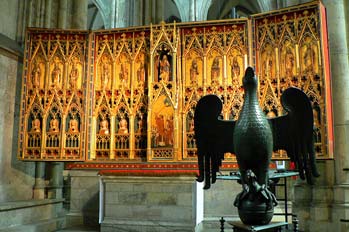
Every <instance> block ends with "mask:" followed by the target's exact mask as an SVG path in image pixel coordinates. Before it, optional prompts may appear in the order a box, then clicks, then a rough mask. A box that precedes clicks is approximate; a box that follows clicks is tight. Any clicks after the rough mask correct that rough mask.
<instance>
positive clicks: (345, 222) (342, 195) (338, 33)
mask: <svg viewBox="0 0 349 232" xmlns="http://www.w3.org/2000/svg"><path fill="white" fill-rule="evenodd" d="M323 2H324V4H325V6H326V9H327V24H328V25H329V27H328V34H329V46H330V60H331V73H332V99H333V100H332V102H333V114H334V117H333V121H334V122H333V126H334V137H335V138H334V148H335V151H334V161H335V165H334V166H335V177H336V181H335V186H334V192H333V194H334V199H333V205H332V208H333V212H332V223H333V225H332V228H331V230H333V231H343V232H344V231H349V143H348V139H349V109H348V104H349V91H348V89H349V76H348V73H349V62H348V40H347V33H348V31H347V30H346V28H347V27H346V20H345V19H346V18H345V11H346V10H345V7H346V6H345V4H344V3H345V2H346V1H344V0H337V1H331V0H324V1H323Z"/></svg>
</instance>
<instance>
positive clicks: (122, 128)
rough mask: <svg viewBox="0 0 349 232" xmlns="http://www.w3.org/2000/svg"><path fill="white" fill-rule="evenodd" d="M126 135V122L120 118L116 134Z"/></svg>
mask: <svg viewBox="0 0 349 232" xmlns="http://www.w3.org/2000/svg"><path fill="white" fill-rule="evenodd" d="M127 133H128V128H127V120H126V119H124V118H122V119H121V120H120V122H119V130H118V134H127Z"/></svg>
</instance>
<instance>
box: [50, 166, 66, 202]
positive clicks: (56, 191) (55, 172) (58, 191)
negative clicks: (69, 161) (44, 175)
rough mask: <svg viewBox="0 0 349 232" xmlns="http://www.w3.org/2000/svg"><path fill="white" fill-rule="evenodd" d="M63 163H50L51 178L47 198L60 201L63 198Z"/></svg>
mask: <svg viewBox="0 0 349 232" xmlns="http://www.w3.org/2000/svg"><path fill="white" fill-rule="evenodd" d="M62 188H63V162H51V163H50V176H49V187H48V193H47V198H49V199H60V198H62V197H63V193H62Z"/></svg>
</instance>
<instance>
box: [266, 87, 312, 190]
mask: <svg viewBox="0 0 349 232" xmlns="http://www.w3.org/2000/svg"><path fill="white" fill-rule="evenodd" d="M281 104H282V106H283V108H284V109H285V111H286V112H287V114H286V115H283V116H280V117H276V118H271V119H269V123H270V125H271V126H272V131H273V142H274V148H273V150H274V151H277V150H280V149H282V150H285V151H286V152H287V155H288V157H289V158H290V159H291V161H293V162H295V164H296V168H297V169H298V171H299V175H300V177H301V178H302V179H303V180H304V179H305V178H306V180H307V182H308V183H309V184H313V183H314V177H318V176H319V173H318V171H317V168H316V164H315V150H314V138H313V120H314V119H313V110H312V106H311V102H310V100H309V98H308V96H307V95H306V94H305V93H304V92H303V91H302V90H300V89H298V88H295V87H291V88H288V89H286V90H285V91H284V92H283V94H282V96H281Z"/></svg>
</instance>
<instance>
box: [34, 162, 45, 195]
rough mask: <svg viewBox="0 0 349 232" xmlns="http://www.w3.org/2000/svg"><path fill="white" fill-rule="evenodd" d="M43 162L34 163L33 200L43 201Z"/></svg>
mask: <svg viewBox="0 0 349 232" xmlns="http://www.w3.org/2000/svg"><path fill="white" fill-rule="evenodd" d="M45 166H46V163H45V162H36V163H35V185H34V199H45V187H46V184H45Z"/></svg>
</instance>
